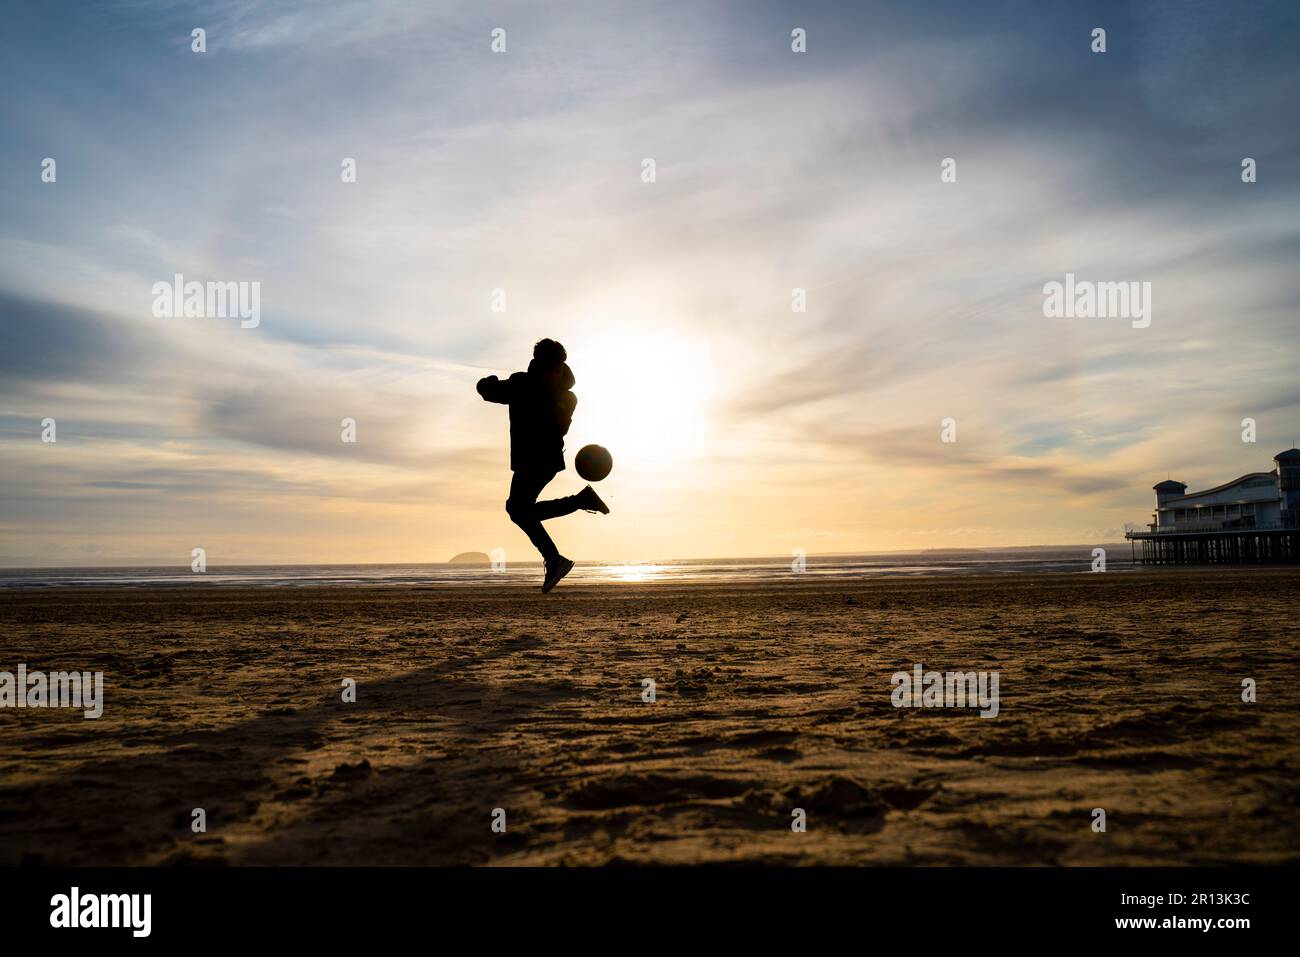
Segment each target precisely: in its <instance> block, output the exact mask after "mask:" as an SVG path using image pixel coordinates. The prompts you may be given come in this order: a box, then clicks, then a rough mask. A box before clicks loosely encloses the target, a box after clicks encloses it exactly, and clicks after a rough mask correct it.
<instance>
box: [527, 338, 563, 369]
mask: <svg viewBox="0 0 1300 957" xmlns="http://www.w3.org/2000/svg"><path fill="white" fill-rule="evenodd" d="M533 358H534V359H535V360H537V362H538V363H539V364H541V365H544V366H553V365H557V364H558V363H561V362H564V361H565V360H566V359H568V358H569V354H568V353H567V352H565V351H564V346H562V345H560V344H559V343H558V342H556V341H555V340H554V339H539V340H538V341H537V345H535V346H533Z"/></svg>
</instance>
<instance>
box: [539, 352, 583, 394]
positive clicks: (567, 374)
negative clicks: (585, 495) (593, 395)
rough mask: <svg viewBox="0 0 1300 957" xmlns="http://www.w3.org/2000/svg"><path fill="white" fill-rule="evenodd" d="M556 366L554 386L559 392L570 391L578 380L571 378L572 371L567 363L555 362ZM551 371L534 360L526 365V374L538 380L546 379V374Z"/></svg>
mask: <svg viewBox="0 0 1300 957" xmlns="http://www.w3.org/2000/svg"><path fill="white" fill-rule="evenodd" d="M556 366H558V368H559V372H558V374H557V376H558V377H557V379H556V386H557V387H558V388H559V389H560V390H561V391H563V390H565V389H572V388H573V385H574V383H575V382H577V381H578V380H577V379H575V378H574V377H573V370H572V369H570V368H569V364H568V363H567V362H557V363H556ZM551 371H552V369H551V367H548V366H543V365H541V364H540V363H539V362H538V361H537V360H536V359H534V360H533V361H532V362H530V363H528V374H529V375H530V376H536V377H537V378H538V379H539V380H542V381H544V380H545V379H546V378H547V374H548V373H550V372H551Z"/></svg>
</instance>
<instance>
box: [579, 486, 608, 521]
mask: <svg viewBox="0 0 1300 957" xmlns="http://www.w3.org/2000/svg"><path fill="white" fill-rule="evenodd" d="M577 499H578V508H581V509H584V510H586V511H588V512H600V514H601V515H608V514H609V506H608V505H606V504H605V503H604V502H602V501H601V499H600V496H599V495H597V494H596V490H595V489H594V488H592V487H591V486H590V485H588V486H587V487H586V488H584V489H583V490H582V491H581V492H579V493H578V494H577Z"/></svg>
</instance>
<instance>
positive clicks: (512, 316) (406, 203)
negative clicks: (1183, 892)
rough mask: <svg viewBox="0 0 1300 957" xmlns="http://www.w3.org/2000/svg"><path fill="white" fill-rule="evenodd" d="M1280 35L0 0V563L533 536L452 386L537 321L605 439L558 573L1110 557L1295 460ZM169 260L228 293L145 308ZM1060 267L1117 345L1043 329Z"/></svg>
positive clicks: (1212, 20) (1208, 6)
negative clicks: (1018, 553) (1245, 164)
mask: <svg viewBox="0 0 1300 957" xmlns="http://www.w3.org/2000/svg"><path fill="white" fill-rule="evenodd" d="M1097 27H1101V28H1103V29H1105V31H1106V51H1105V52H1104V53H1098V52H1093V50H1092V46H1093V44H1094V41H1093V37H1092V33H1093V30H1094V28H1097ZM195 28H202V29H203V30H204V31H205V37H206V52H202V53H198V52H195V51H194V50H193V49H192V43H193V40H192V30H193V29H195ZM497 29H501V30H504V31H505V34H504V36H505V50H504V52H494V51H493V49H492V43H493V31H494V30H497ZM795 29H802V30H803V31H805V35H806V52H801V53H797V52H794V51H793V50H792V49H791V46H792V37H791V33H792V31H793V30H795ZM1298 45H1300V6H1298V5H1296V4H1294V3H1293V2H1278V3H1269V2H1259V3H1252V4H1249V5H1231V4H1223V3H1221V2H1210V0H1187V2H1183V3H1178V4H1152V3H1147V2H1133V3H1096V4H1078V3H1064V2H1061V3H1054V2H1043V0H1025V2H1003V3H980V4H972V3H968V2H930V3H923V4H922V3H909V2H901V0H900V2H882V3H852V4H849V3H843V4H837V3H816V2H813V3H809V2H799V3H787V4H780V3H767V2H754V0H744V2H734V3H727V2H716V3H713V2H711V3H675V2H663V3H659V2H656V3H653V4H638V3H565V2H548V3H546V4H538V3H536V2H521V3H491V2H488V3H445V4H444V3H428V2H387V3H385V2H377V0H360V2H351V0H348V2H321V3H311V4H305V3H304V4H289V3H280V2H256V3H255V2H247V0H237V2H224V3H206V4H186V3H174V2H147V0H132V2H112V0H110V2H101V3H94V4H89V3H87V4H77V3H60V4H45V5H27V6H22V7H17V8H14V9H11V10H10V11H9V12H7V14H6V29H5V30H4V32H3V35H0V79H2V80H3V84H4V87H5V89H6V90H8V91H9V93H8V95H6V96H5V97H4V98H3V99H0V564H5V565H96V564H118V563H127V562H147V563H164V564H176V565H186V564H189V561H190V555H191V550H192V549H193V548H195V547H202V548H204V549H205V550H206V552H207V560H208V562H209V564H210V565H212V566H219V565H222V564H245V563H262V562H266V563H282V562H302V563H312V562H439V561H445V560H447V559H448V558H450V557H451V556H452V555H454V554H456V553H458V552H462V551H471V550H474V551H484V552H489V551H491V550H492V549H494V548H503V549H505V551H506V554H507V556H508V558H509V559H512V560H521V561H522V560H532V559H534V558H535V556H534V555H533V554H531V551H530V548H529V545H528V542H527V540H526V539H525V538H524V536H523V534H522V533H521V532H520V531H519V530H518V529H516V528H515V527H514V526H512V525H510V524H509V522H508V519H507V516H506V515H505V512H504V510H503V505H504V501H505V497H506V492H507V489H508V486H509V478H510V476H509V471H508V468H509V465H508V462H509V458H508V448H507V442H506V435H507V433H506V428H507V423H506V415H505V410H504V408H503V407H501V406H497V405H491V404H488V403H484V402H482V401H481V400H480V399H479V397H478V396H477V394H476V393H475V390H474V384H475V382H476V380H477V379H478V378H480V377H481V376H484V375H488V374H498V375H506V374H509V373H510V372H512V371H515V370H518V369H522V368H524V366H525V365H526V364H527V361H528V358H529V354H530V350H531V346H532V343H533V342H534V341H535V340H536V339H538V338H541V337H542V336H551V337H554V338H557V339H559V340H560V341H562V342H563V343H564V344H565V345H566V346H567V348H568V351H569V361H570V365H571V367H572V368H573V371H574V374H575V376H576V378H577V384H576V386H575V389H574V391H575V392H576V394H577V396H578V407H577V411H576V413H575V416H574V421H573V426H572V429H571V431H570V433H569V436H568V438H567V440H566V442H567V447H568V450H569V454H570V455H572V453H573V452H574V451H576V450H577V449H578V448H579V447H581V446H582V445H585V444H587V443H589V442H595V443H599V444H602V445H605V446H606V447H608V448H609V449H610V451H611V452H612V454H613V457H614V471H613V473H612V474H611V476H610V477H609V478H608V479H607V480H605V481H604V482H602V483H600V485H599V491H600V493H601V495H602V496H603V497H604V498H605V500H606V501H607V502H608V503H609V505H610V507H611V514H610V515H609V516H592V515H587V514H584V513H579V514H577V515H575V516H572V517H568V518H563V519H559V520H557V521H555V522H552V523H551V524H550V525H549V528H550V530H551V532H552V535H553V536H555V538H556V540H557V542H559V544H560V547H561V550H562V551H563V552H564V553H565V554H567V555H570V556H572V557H575V558H579V559H590V560H630V561H635V560H658V559H671V558H691V557H720V556H742V555H782V554H790V553H791V552H792V551H793V550H794V549H800V548H801V549H804V550H805V551H806V552H807V553H808V554H817V553H827V552H851V551H886V550H896V549H908V550H911V549H925V548H941V547H981V546H1010V545H1031V544H1066V543H1069V544H1087V543H1094V542H1112V541H1115V540H1117V539H1120V538H1122V535H1123V529H1124V527H1125V523H1130V522H1131V523H1137V524H1142V523H1145V522H1147V521H1149V520H1150V512H1151V510H1152V507H1153V504H1154V494H1153V493H1152V491H1151V486H1152V485H1154V484H1155V483H1156V482H1157V481H1160V480H1162V479H1164V478H1165V477H1166V476H1172V477H1174V478H1176V479H1179V480H1181V481H1184V482H1187V483H1188V484H1189V485H1190V486H1191V487H1192V488H1193V489H1196V488H1202V487H1208V486H1212V485H1217V484H1220V483H1222V482H1225V481H1227V480H1229V479H1231V478H1235V477H1236V476H1238V475H1241V474H1244V473H1247V472H1255V471H1267V470H1268V469H1271V468H1272V461H1271V460H1272V456H1273V455H1274V454H1275V453H1277V452H1278V451H1281V450H1283V449H1286V448H1289V447H1291V446H1293V445H1295V444H1296V442H1297V440H1300V377H1298V376H1297V375H1296V364H1297V363H1296V360H1297V348H1298V347H1297V343H1298V341H1300V337H1298V336H1297V331H1300V311H1298V309H1300V269H1297V268H1296V266H1297V262H1298V261H1300V216H1297V213H1298V212H1300V97H1297V96H1296V91H1297V89H1300V56H1297V55H1296V52H1295V51H1296V49H1297V46H1298ZM1247 157H1249V158H1251V159H1253V160H1255V168H1256V181H1255V182H1253V183H1244V182H1243V181H1242V161H1243V159H1244V158H1247ZM47 158H50V159H54V160H55V163H56V166H55V174H56V175H55V181H54V182H45V181H43V179H42V170H43V161H44V160H45V159H47ZM647 159H652V160H653V161H654V177H653V181H650V182H647V181H646V173H645V170H646V164H645V162H644V161H645V160H647ZM945 159H951V160H953V161H954V164H953V165H952V168H953V169H955V173H956V176H955V181H948V182H945V181H944V178H943V176H942V175H941V174H942V172H943V166H942V164H943V161H944V160H945ZM345 160H352V161H354V162H355V170H356V177H355V182H344V176H343V175H342V168H343V164H344V161H345ZM177 273H179V274H182V275H183V276H184V277H185V278H186V279H187V280H191V281H199V282H209V281H213V282H231V281H233V282H249V283H253V282H256V283H258V284H259V292H260V322H259V323H258V324H257V325H256V327H253V328H243V327H242V325H241V323H240V322H239V321H238V319H230V318H221V317H211V316H209V317H205V318H200V317H190V318H184V317H178V318H173V317H170V316H163V317H159V316H156V315H155V314H154V310H153V309H152V305H153V301H154V284H155V283H157V282H159V281H167V282H170V281H171V279H172V277H173V276H174V275H175V274H177ZM1067 273H1072V274H1074V275H1076V276H1077V277H1078V278H1079V279H1083V280H1092V281H1099V282H1102V281H1105V282H1112V281H1113V282H1130V281H1134V282H1149V283H1150V284H1151V286H1150V288H1151V290H1152V292H1151V313H1150V323H1149V325H1147V326H1146V327H1145V328H1142V327H1139V324H1135V323H1134V322H1130V321H1128V320H1127V319H1124V318H1083V317H1071V318H1049V317H1047V316H1045V315H1044V310H1043V303H1044V293H1043V288H1044V284H1045V283H1049V282H1052V281H1061V282H1063V281H1064V279H1065V276H1066V274H1067ZM796 289H799V290H803V291H804V293H803V295H804V297H805V300H806V307H805V309H804V310H803V311H798V310H797V309H796V308H795V307H794V301H795V293H794V292H793V291H794V290H796ZM496 290H501V291H502V292H503V293H504V295H503V296H502V294H501V293H496V292H495V291H496ZM494 297H495V298H494ZM502 301H504V310H503V311H502V310H500V309H499V308H494V306H496V307H500V305H501V303H502ZM1247 417H1249V418H1252V419H1254V420H1255V423H1256V426H1255V428H1256V441H1254V442H1253V443H1252V442H1244V441H1243V440H1242V420H1243V419H1244V418H1247ZM345 418H350V419H352V420H354V421H355V423H356V441H355V442H350V443H349V442H344V441H342V428H341V426H342V420H343V419H345ZM46 419H53V420H54V421H55V424H56V425H55V428H56V433H55V438H56V441H53V442H49V441H43V440H42V433H43V431H45V430H44V429H43V427H42V423H43V421H44V420H46ZM945 419H951V420H953V422H954V423H955V438H956V441H949V442H945V441H943V437H944V436H943V432H944V427H943V422H944V420H945ZM952 436H953V431H952V430H951V429H949V431H948V437H949V438H951V437H952ZM581 485H582V482H581V481H580V480H579V479H578V478H577V476H576V474H575V473H574V472H573V471H572V469H570V470H568V471H566V472H562V473H561V474H560V476H559V477H557V479H556V480H555V482H554V483H553V484H552V485H551V486H550V488H549V489H548V494H551V495H564V494H569V493H571V492H574V491H577V490H578V488H580V487H581Z"/></svg>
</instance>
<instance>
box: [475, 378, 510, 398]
mask: <svg viewBox="0 0 1300 957" xmlns="http://www.w3.org/2000/svg"><path fill="white" fill-rule="evenodd" d="M509 386H510V383H509V381H506V382H502V381H501V380H500V379H498V378H497V377H496V376H494V375H490V376H488V377H487V378H484V379H479V380H478V386H477V388H478V394H479V395H481V396H482V397H483V398H484V399H485V400H486V401H488V402H500V403H502V404H503V405H508V404H509V403H510V388H509Z"/></svg>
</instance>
